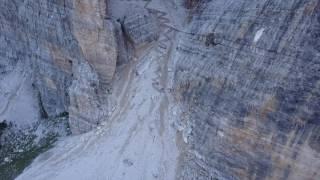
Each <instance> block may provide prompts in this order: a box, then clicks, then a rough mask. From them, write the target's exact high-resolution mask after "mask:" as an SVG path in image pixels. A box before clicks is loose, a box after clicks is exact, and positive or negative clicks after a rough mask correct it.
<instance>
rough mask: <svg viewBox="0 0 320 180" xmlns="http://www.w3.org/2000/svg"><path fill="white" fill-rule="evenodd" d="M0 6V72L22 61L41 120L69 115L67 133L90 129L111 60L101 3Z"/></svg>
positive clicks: (112, 45)
mask: <svg viewBox="0 0 320 180" xmlns="http://www.w3.org/2000/svg"><path fill="white" fill-rule="evenodd" d="M1 8H2V9H3V11H2V12H1V19H0V20H1V45H2V50H3V53H2V54H1V65H2V66H1V71H2V74H8V73H10V71H12V70H13V69H14V68H15V67H17V66H15V64H16V63H18V62H22V63H24V64H25V66H24V68H25V71H27V72H28V73H29V74H32V76H33V79H32V80H30V81H29V83H33V87H34V88H35V89H36V91H38V95H39V99H38V101H39V104H40V108H41V113H42V117H43V118H48V117H55V116H59V115H60V114H62V113H66V112H67V113H69V112H70V124H71V126H72V128H73V127H75V128H73V129H81V130H79V131H81V132H85V131H87V130H89V129H90V128H91V126H96V124H98V123H99V122H100V121H101V115H100V114H99V111H100V110H101V108H100V106H103V105H105V102H103V100H102V99H103V98H102V97H104V96H106V92H107V87H108V83H110V82H111V79H112V77H113V74H114V72H115V66H116V60H117V43H116V40H115V29H114V26H113V23H112V22H111V21H110V20H106V13H107V11H106V2H105V1H102V0H99V1H98V0H97V1H61V0H55V1H18V0H17V1H2V2H1ZM5 52H11V53H5ZM71 84H72V85H73V86H71ZM88 112H89V113H88ZM74 119H77V120H76V121H77V123H75V121H74ZM82 121H83V122H82ZM80 126H81V127H82V128H80ZM74 131H75V130H74Z"/></svg>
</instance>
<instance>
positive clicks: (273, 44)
mask: <svg viewBox="0 0 320 180" xmlns="http://www.w3.org/2000/svg"><path fill="white" fill-rule="evenodd" d="M189 4H192V3H190V2H189ZM192 13H193V14H192V19H191V20H190V25H189V28H187V30H184V31H186V32H181V35H180V39H181V42H180V43H179V45H178V47H177V49H176V57H175V58H176V59H175V60H176V69H175V90H176V96H177V100H178V101H181V102H182V105H183V107H184V114H183V116H182V119H181V121H182V123H183V124H184V125H185V127H186V129H187V130H188V132H186V133H185V134H186V137H187V139H188V143H187V144H188V147H189V148H190V149H191V150H193V151H195V152H196V153H191V155H190V153H188V152H186V153H185V156H184V158H183V160H182V166H183V168H182V173H181V176H180V177H181V178H182V179H196V178H198V179H210V177H212V178H214V177H216V178H217V179H318V178H319V177H320V174H319V172H318V169H319V168H320V161H319V153H320V151H319V148H320V138H319V128H320V119H319V109H320V104H319V102H320V97H319V92H320V86H319V82H320V81H319V80H320V73H319V72H320V66H319V63H320V61H319V55H320V54H319V52H320V46H319V45H320V44H319V42H320V36H319V30H320V21H319V20H320V19H319V18H320V3H319V1H317V0H307V1H306V0H293V1H277V0H266V1H260V0H259V1H233V0H227V1H226V0H221V1H219V0H217V1H201V2H200V3H198V4H197V6H195V7H194V9H193V10H192ZM210 34H211V37H210ZM212 35H213V38H212ZM187 130H186V131H187ZM189 148H188V149H189Z"/></svg>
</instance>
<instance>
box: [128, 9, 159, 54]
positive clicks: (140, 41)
mask: <svg viewBox="0 0 320 180" xmlns="http://www.w3.org/2000/svg"><path fill="white" fill-rule="evenodd" d="M123 27H124V31H125V35H126V36H127V38H128V40H129V41H131V43H132V44H133V46H134V47H135V48H139V47H142V46H143V45H146V44H148V43H150V42H152V41H155V40H157V39H158V38H159V33H160V29H159V24H158V21H157V19H156V17H155V16H154V15H152V14H151V13H149V12H148V10H147V9H145V8H143V7H138V6H136V7H132V8H130V9H128V11H127V13H126V14H125V16H124V19H123Z"/></svg>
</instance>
